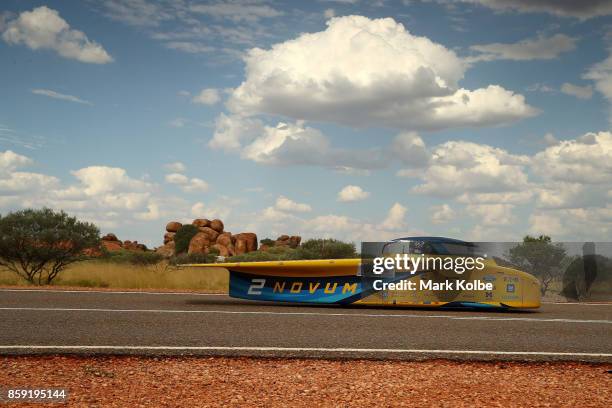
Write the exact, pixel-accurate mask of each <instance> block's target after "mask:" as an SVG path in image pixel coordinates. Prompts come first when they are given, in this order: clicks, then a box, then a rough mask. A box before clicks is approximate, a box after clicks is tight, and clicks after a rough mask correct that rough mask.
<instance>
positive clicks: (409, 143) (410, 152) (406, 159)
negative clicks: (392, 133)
mask: <svg viewBox="0 0 612 408" xmlns="http://www.w3.org/2000/svg"><path fill="white" fill-rule="evenodd" d="M391 151H392V155H393V156H394V157H396V158H398V159H399V160H400V161H401V162H402V163H403V164H405V165H407V166H408V167H412V168H414V167H423V166H425V165H426V164H427V163H428V162H429V159H430V157H431V153H430V152H429V151H428V150H427V147H426V146H425V142H424V141H423V139H421V137H420V136H419V135H418V134H416V133H415V132H404V133H400V134H399V135H397V136H396V137H395V139H394V141H393V144H392V147H391Z"/></svg>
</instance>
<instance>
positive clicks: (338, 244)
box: [297, 238, 357, 259]
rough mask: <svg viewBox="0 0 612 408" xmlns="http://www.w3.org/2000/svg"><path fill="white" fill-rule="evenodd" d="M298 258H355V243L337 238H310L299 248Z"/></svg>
mask: <svg viewBox="0 0 612 408" xmlns="http://www.w3.org/2000/svg"><path fill="white" fill-rule="evenodd" d="M297 251H298V254H297V256H298V259H342V258H355V257H357V252H356V251H355V244H353V243H350V242H342V241H339V240H336V239H331V238H329V239H320V238H319V239H309V240H308V241H306V242H304V243H303V244H302V245H301V246H300V247H298V248H297Z"/></svg>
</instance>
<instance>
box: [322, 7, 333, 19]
mask: <svg viewBox="0 0 612 408" xmlns="http://www.w3.org/2000/svg"><path fill="white" fill-rule="evenodd" d="M335 16H336V12H335V11H334V9H333V8H328V9H325V11H324V12H323V17H325V18H327V19H329V18H332V17H335Z"/></svg>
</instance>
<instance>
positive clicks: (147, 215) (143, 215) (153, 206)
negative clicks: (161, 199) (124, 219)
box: [134, 202, 162, 221]
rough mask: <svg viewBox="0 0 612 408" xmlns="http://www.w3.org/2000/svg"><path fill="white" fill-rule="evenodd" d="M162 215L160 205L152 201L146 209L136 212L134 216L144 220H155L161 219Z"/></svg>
mask: <svg viewBox="0 0 612 408" xmlns="http://www.w3.org/2000/svg"><path fill="white" fill-rule="evenodd" d="M161 216H162V212H161V210H160V208H159V205H158V204H157V203H155V202H152V203H149V204H148V205H147V209H146V211H142V212H139V213H136V214H135V215H134V218H136V219H137V220H142V221H154V220H158V219H160V218H161Z"/></svg>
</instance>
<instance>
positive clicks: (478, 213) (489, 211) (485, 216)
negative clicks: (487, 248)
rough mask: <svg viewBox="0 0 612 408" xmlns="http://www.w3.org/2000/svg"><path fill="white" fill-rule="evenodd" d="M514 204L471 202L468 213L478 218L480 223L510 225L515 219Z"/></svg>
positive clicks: (467, 208)
mask: <svg viewBox="0 0 612 408" xmlns="http://www.w3.org/2000/svg"><path fill="white" fill-rule="evenodd" d="M513 208H514V205H512V204H470V205H468V206H467V207H466V210H467V212H468V214H470V215H471V216H473V217H476V218H477V219H478V224H479V225H485V226H488V225H493V226H494V225H508V224H510V223H511V222H513V221H514V217H513V215H512V209H513Z"/></svg>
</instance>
